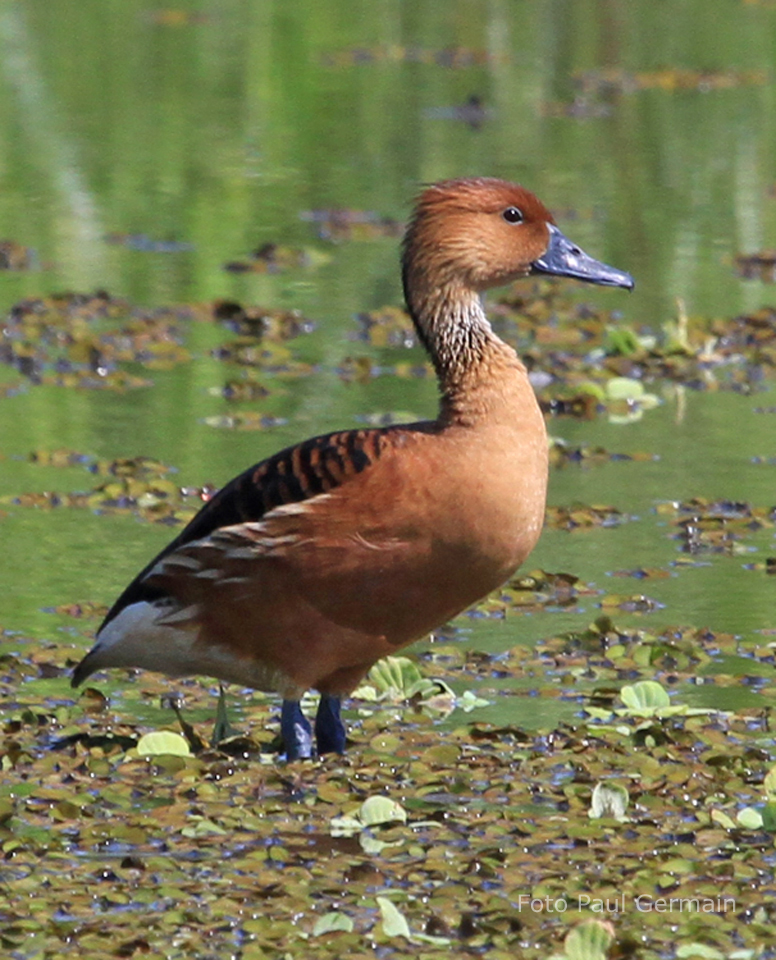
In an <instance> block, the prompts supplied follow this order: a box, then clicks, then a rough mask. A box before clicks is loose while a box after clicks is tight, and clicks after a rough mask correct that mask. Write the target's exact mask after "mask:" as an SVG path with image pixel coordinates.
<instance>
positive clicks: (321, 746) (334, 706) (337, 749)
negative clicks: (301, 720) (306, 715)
mask: <svg viewBox="0 0 776 960" xmlns="http://www.w3.org/2000/svg"><path fill="white" fill-rule="evenodd" d="M341 704H342V701H341V700H340V698H339V697H332V696H330V695H329V694H328V693H322V694H321V702H320V704H319V705H318V713H316V715H315V744H316V746H317V748H318V753H319V754H321V753H344V752H345V736H346V734H345V724H344V723H343V722H342V717H341V716H340V706H341Z"/></svg>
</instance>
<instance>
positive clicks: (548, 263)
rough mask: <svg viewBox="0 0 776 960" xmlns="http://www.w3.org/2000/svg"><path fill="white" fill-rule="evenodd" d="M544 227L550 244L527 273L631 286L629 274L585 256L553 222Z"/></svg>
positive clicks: (627, 287) (608, 285)
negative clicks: (548, 235)
mask: <svg viewBox="0 0 776 960" xmlns="http://www.w3.org/2000/svg"><path fill="white" fill-rule="evenodd" d="M547 226H548V229H549V231H550V245H549V246H548V247H547V252H546V253H545V254H544V256H543V257H539V259H538V260H534V262H533V264H532V265H531V273H550V274H552V275H553V276H555V277H571V278H572V279H574V280H583V281H584V282H585V283H597V284H599V285H600V286H602V287H625V289H626V290H632V289H633V287H634V283H633V277H632V276H631V275H630V274H629V273H626V272H625V271H624V270H617V269H616V268H615V267H610V266H609V265H608V264H606V263H601V261H600V260H595V259H594V258H593V257H590V256H588V255H587V254H586V253H585V251H584V250H581V249H580V248H579V247H578V246H577V245H576V244H575V243H572V242H571V240H569V238H568V237H567V236H565V235H564V234H563V233H561V231H560V230H558V228H557V227H556V226H555V224H554V223H550V224H547Z"/></svg>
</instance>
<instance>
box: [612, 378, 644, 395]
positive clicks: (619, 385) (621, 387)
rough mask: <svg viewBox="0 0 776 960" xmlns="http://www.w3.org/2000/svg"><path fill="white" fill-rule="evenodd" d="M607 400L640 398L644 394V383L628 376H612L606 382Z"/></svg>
mask: <svg viewBox="0 0 776 960" xmlns="http://www.w3.org/2000/svg"><path fill="white" fill-rule="evenodd" d="M606 396H607V398H608V399H609V400H640V399H641V398H642V397H643V396H644V384H643V383H642V382H641V380H633V379H631V378H630V377H612V379H611V380H610V381H609V382H608V383H607V384H606Z"/></svg>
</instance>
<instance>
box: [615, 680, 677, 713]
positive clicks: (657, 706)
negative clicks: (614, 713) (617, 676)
mask: <svg viewBox="0 0 776 960" xmlns="http://www.w3.org/2000/svg"><path fill="white" fill-rule="evenodd" d="M620 698H621V699H622V702H623V703H624V704H625V706H626V707H627V708H628V709H629V710H630V711H631V712H632V713H634V714H636V715H637V716H639V717H653V716H654V715H655V714H656V713H657V711H658V710H665V709H666V708H667V707H670V706H671V700H670V698H669V696H668V694H667V693H666V691H665V690H664V689H663V687H662V686H661V685H660V684H659V683H657V682H656V681H655V680H639V682H638V683H634V684H632V685H631V684H628V685H626V686H624V687H623V688H622V690H620Z"/></svg>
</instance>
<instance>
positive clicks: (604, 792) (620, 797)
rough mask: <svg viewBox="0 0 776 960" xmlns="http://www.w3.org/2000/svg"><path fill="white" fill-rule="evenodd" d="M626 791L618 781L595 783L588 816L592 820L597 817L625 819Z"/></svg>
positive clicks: (626, 806) (627, 797)
mask: <svg viewBox="0 0 776 960" xmlns="http://www.w3.org/2000/svg"><path fill="white" fill-rule="evenodd" d="M629 799H630V798H629V796H628V791H627V790H626V789H625V787H623V786H621V785H620V784H619V783H597V784H596V785H595V788H594V789H593V797H592V801H591V804H590V812H589V816H590V818H591V819H592V820H597V819H598V818H599V817H612V818H614V819H615V820H627V819H628V817H626V815H625V811H626V809H627V808H628V801H629Z"/></svg>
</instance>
